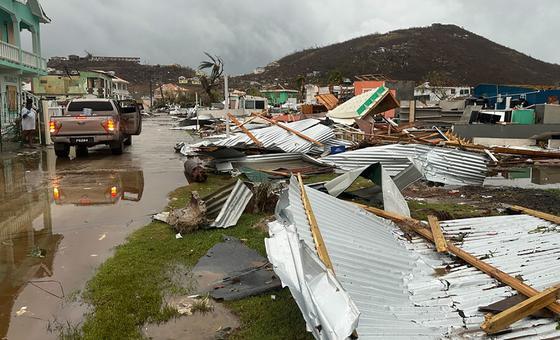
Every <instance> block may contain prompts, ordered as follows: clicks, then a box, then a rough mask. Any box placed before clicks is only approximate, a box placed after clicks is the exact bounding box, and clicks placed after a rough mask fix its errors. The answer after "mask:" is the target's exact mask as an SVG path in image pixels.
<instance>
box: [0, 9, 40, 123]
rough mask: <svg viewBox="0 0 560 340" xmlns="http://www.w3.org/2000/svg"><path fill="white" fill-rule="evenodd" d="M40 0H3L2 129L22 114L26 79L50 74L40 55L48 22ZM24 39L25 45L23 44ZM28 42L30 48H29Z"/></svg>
mask: <svg viewBox="0 0 560 340" xmlns="http://www.w3.org/2000/svg"><path fill="white" fill-rule="evenodd" d="M50 21H51V20H50V19H49V18H48V17H47V15H46V14H45V12H44V11H43V9H42V8H41V5H40V4H39V2H38V0H27V1H16V0H2V1H0V97H1V102H0V123H1V126H2V128H4V127H5V126H7V125H8V124H11V123H12V122H14V121H15V119H16V118H17V117H18V116H19V111H20V108H21V105H22V98H23V94H22V92H23V91H22V87H21V84H22V82H23V81H27V82H29V81H31V79H32V78H33V77H36V76H39V75H45V74H47V61H46V59H45V58H43V57H42V56H41V28H40V25H41V24H46V23H49V22H50ZM22 42H23V44H22ZM26 43H30V45H31V46H30V47H29V48H26V47H25V46H26Z"/></svg>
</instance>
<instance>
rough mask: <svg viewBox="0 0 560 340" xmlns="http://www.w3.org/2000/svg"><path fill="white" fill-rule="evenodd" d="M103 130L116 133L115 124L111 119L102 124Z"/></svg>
mask: <svg viewBox="0 0 560 340" xmlns="http://www.w3.org/2000/svg"><path fill="white" fill-rule="evenodd" d="M102 125H103V128H104V129H105V131H107V132H115V131H117V123H115V121H114V120H113V118H109V119H107V120H106V121H104V122H103V124H102Z"/></svg>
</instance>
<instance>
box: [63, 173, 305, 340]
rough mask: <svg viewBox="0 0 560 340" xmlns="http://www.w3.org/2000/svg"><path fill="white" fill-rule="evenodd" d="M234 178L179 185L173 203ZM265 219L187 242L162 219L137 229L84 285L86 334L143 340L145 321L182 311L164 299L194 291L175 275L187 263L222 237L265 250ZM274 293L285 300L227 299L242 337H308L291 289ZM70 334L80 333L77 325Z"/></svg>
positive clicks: (250, 218)
mask: <svg viewBox="0 0 560 340" xmlns="http://www.w3.org/2000/svg"><path fill="white" fill-rule="evenodd" d="M234 180H235V179H232V178H230V177H225V176H215V175H211V176H209V178H208V182H207V183H195V184H192V185H190V186H188V187H182V188H179V189H177V190H175V191H174V192H172V193H171V194H170V195H169V196H170V198H172V199H171V200H170V202H169V208H171V207H183V206H185V204H186V203H187V202H188V199H189V197H190V192H191V191H193V190H196V191H198V192H199V193H200V195H201V196H204V195H206V194H208V193H211V192H213V191H215V190H216V189H218V188H219V187H221V186H223V185H226V184H228V183H231V182H232V181H234ZM173 198H175V199H173ZM265 217H266V216H265V215H263V214H243V215H242V216H241V218H240V219H239V222H238V224H237V226H235V227H232V228H229V229H227V230H223V229H219V230H218V229H211V230H199V231H196V232H194V233H191V234H185V235H183V238H182V239H176V238H175V233H174V231H173V230H172V228H171V227H169V226H168V225H167V224H165V223H161V222H157V221H154V222H152V223H150V224H148V225H147V226H145V227H142V228H140V229H138V230H137V231H135V232H134V233H132V234H131V235H130V236H129V237H128V239H127V242H126V243H124V244H122V245H120V246H118V247H117V248H116V251H115V255H114V256H113V257H111V258H110V259H108V260H107V261H106V262H105V263H103V264H102V265H101V266H100V267H99V269H98V271H97V273H96V274H95V276H94V277H93V278H92V279H91V280H90V281H89V282H88V284H87V285H86V288H85V289H84V291H83V293H82V298H83V300H84V301H85V302H86V303H88V304H90V305H91V306H92V312H91V313H89V314H88V315H86V319H85V321H84V323H83V327H82V329H81V336H80V337H81V338H84V339H140V338H142V334H141V326H142V325H144V324H146V323H161V322H165V321H167V320H170V319H172V318H174V317H177V316H179V315H178V312H177V311H176V310H175V309H174V308H171V307H169V306H167V305H166V303H165V298H166V296H170V295H174V294H177V293H179V294H188V293H189V292H188V291H189V290H190V286H189V285H188V284H185V283H184V282H182V280H177V278H176V276H177V275H184V276H187V275H189V274H190V271H189V268H192V267H193V266H194V265H195V264H196V262H197V261H198V259H199V258H200V257H202V256H204V255H205V254H206V252H207V251H208V249H210V248H211V247H212V246H213V245H215V244H216V243H218V242H221V241H223V236H224V235H228V236H233V237H236V238H238V239H245V240H246V242H245V243H246V244H247V246H248V247H250V248H253V249H256V250H257V251H258V252H259V253H260V254H262V255H266V251H265V246H264V238H265V237H266V236H267V235H266V233H265V232H264V231H263V229H262V228H258V227H256V226H257V225H258V224H259V222H260V221H262V220H263V219H264V218H265ZM183 281H184V280H183ZM191 293H192V292H191ZM273 294H277V295H278V296H279V299H278V300H276V301H270V300H271V299H270V294H266V295H263V296H258V297H252V298H248V299H245V300H241V301H237V302H233V303H228V306H230V307H231V308H232V309H233V311H234V312H235V313H236V314H237V315H238V316H239V318H240V319H241V322H242V326H241V327H242V329H241V330H240V332H239V335H236V337H238V338H239V339H241V338H243V339H245V338H253V339H257V338H259V335H261V334H268V335H270V334H273V335H274V336H276V335H277V334H278V335H281V336H280V337H279V338H291V339H303V337H302V334H306V331H305V324H304V322H303V319H302V317H301V314H300V312H299V310H298V309H297V306H296V304H295V302H294V301H293V299H292V298H291V296H290V294H289V291H282V292H280V293H273ZM65 331H66V333H70V334H71V335H74V334H75V332H74V331H73V330H72V329H70V330H68V329H66V330H65ZM68 331H71V332H68ZM271 332H273V333H271ZM260 338H262V337H260ZM267 338H270V336H267Z"/></svg>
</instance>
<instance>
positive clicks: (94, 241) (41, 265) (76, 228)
mask: <svg viewBox="0 0 560 340" xmlns="http://www.w3.org/2000/svg"><path fill="white" fill-rule="evenodd" d="M170 124H171V121H170V120H169V119H167V118H152V119H146V120H144V127H143V132H142V135H140V136H135V137H134V138H133V145H132V146H131V147H129V148H128V149H127V150H126V151H125V153H124V154H123V155H120V156H113V155H111V152H110V150H109V149H108V148H105V147H99V148H95V149H93V150H90V153H89V155H88V156H87V157H80V158H75V159H57V158H56V156H55V155H54V150H53V149H52V148H47V149H43V150H37V152H35V153H32V154H26V155H19V156H15V157H3V159H0V206H1V208H0V339H5V338H7V339H50V338H52V339H55V338H57V333H56V332H52V331H49V329H53V328H56V327H57V325H61V324H65V323H66V322H67V321H68V322H69V323H70V324H73V325H76V324H79V322H80V321H81V320H82V316H83V313H84V312H85V311H86V310H87V307H85V306H81V305H80V303H79V302H76V301H75V299H73V298H72V297H73V296H75V295H76V293H77V292H79V291H80V290H81V289H83V288H84V285H85V283H86V282H87V280H88V279H89V278H90V277H91V276H92V275H93V273H94V272H95V269H96V268H97V267H98V266H99V265H100V264H101V263H103V261H105V260H106V259H107V258H108V257H110V256H111V254H112V253H113V251H114V247H115V246H116V245H118V244H121V243H123V242H124V240H125V238H126V236H127V235H129V234H130V233H131V232H132V231H134V230H135V229H137V228H139V227H141V226H143V225H145V224H146V223H148V222H149V221H150V219H151V215H152V214H154V213H156V212H159V211H160V210H161V209H162V208H164V207H165V205H166V204H167V200H166V199H167V194H168V193H169V192H170V191H172V190H174V189H175V188H177V187H179V186H182V185H185V184H186V180H185V177H184V175H183V171H182V170H183V166H182V161H181V156H180V155H179V154H176V153H174V150H173V146H174V145H175V143H176V142H178V141H183V140H188V138H189V137H188V136H187V135H186V134H185V132H183V131H171V130H169V127H170ZM4 156H5V155H4Z"/></svg>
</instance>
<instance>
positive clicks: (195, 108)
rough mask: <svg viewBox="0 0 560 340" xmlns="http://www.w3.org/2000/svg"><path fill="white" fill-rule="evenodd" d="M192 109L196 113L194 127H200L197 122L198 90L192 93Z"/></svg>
mask: <svg viewBox="0 0 560 340" xmlns="http://www.w3.org/2000/svg"><path fill="white" fill-rule="evenodd" d="M194 111H195V113H196V129H197V130H198V129H200V125H199V122H198V92H195V93H194Z"/></svg>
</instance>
